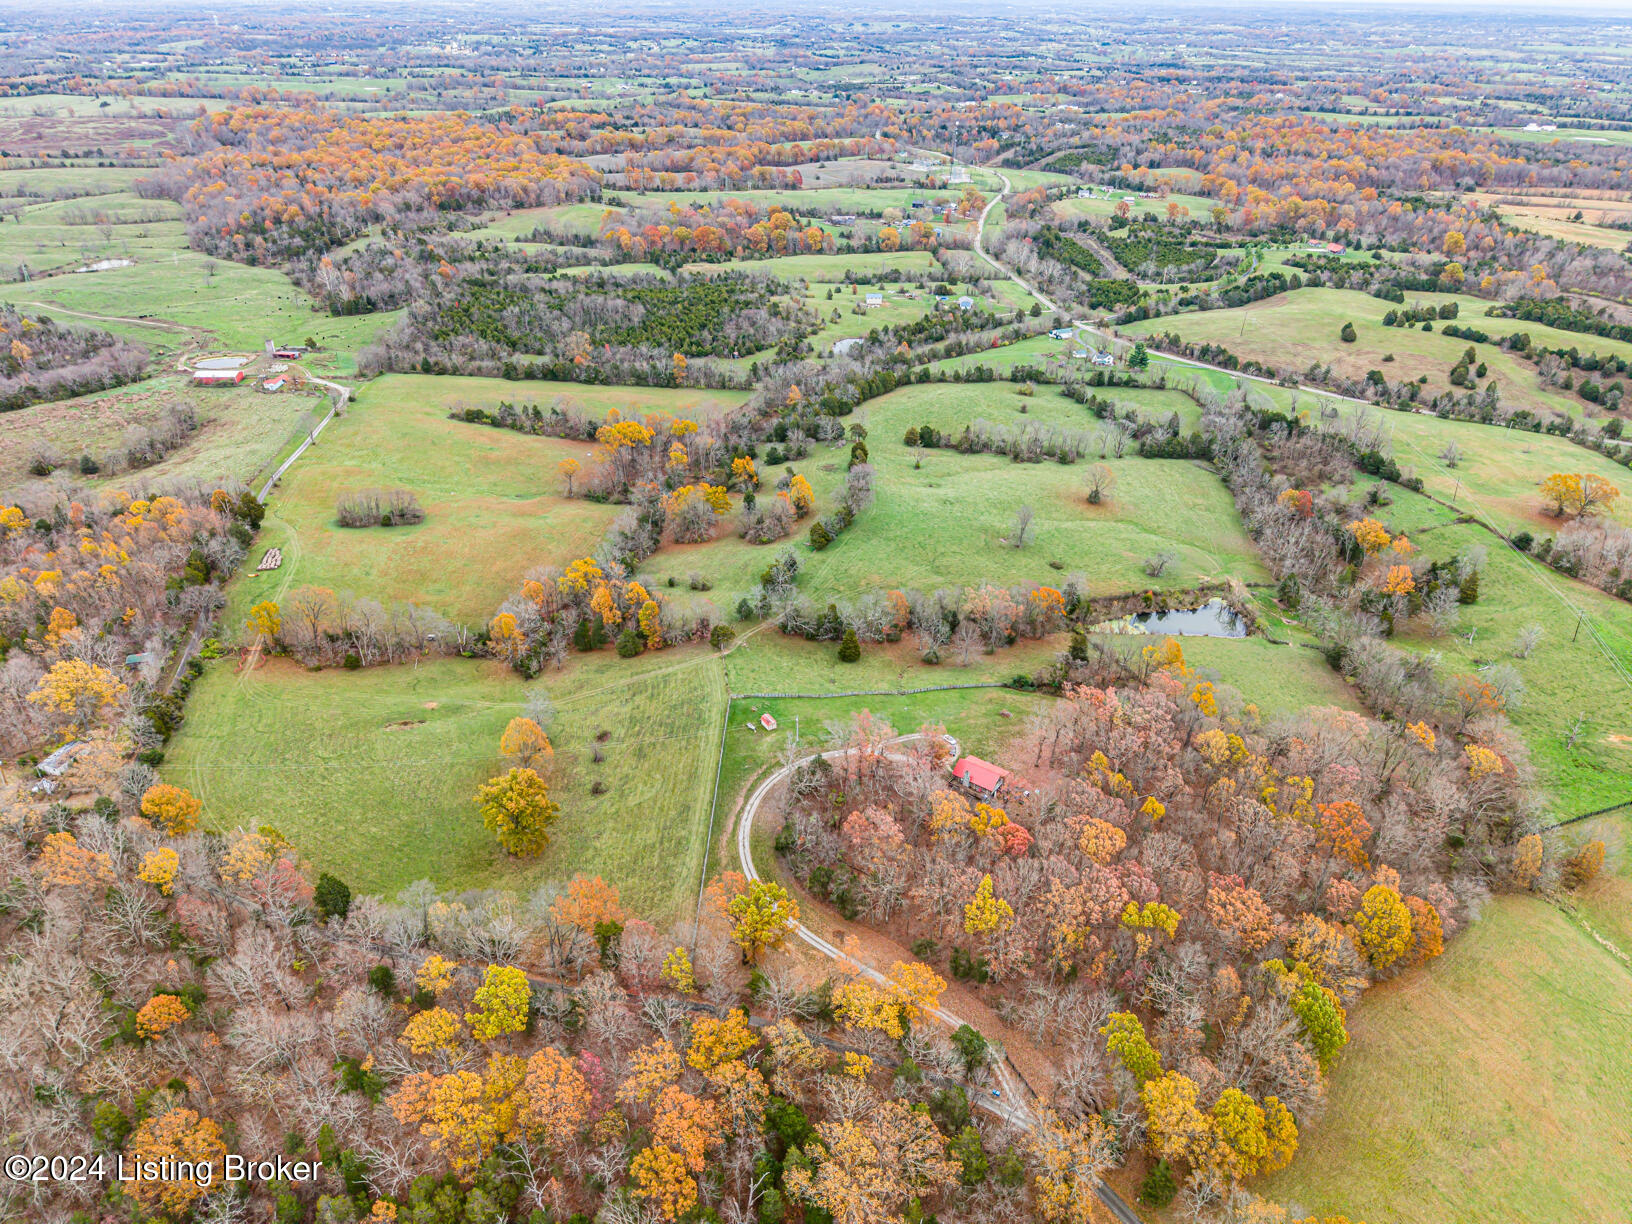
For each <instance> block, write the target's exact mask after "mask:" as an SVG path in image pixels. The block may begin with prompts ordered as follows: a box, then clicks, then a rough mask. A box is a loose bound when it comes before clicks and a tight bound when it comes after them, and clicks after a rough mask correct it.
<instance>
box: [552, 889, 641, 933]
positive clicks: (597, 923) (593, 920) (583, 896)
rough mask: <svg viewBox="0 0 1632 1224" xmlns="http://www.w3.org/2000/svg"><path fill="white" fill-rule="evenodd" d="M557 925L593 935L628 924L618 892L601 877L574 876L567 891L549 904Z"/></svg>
mask: <svg viewBox="0 0 1632 1224" xmlns="http://www.w3.org/2000/svg"><path fill="white" fill-rule="evenodd" d="M550 913H551V914H552V915H553V916H554V917H555V920H556V921H557V922H564V923H566V924H567V925H568V926H574V927H577V928H578V929H579V930H580V931H582V932H583V933H584V934H585V935H595V934H596V933H597V932H598V931H599V930H602V929H604V928H605V927H607V926H617V927H620V928H621V927H622V926H623V924H624V922H625V921H627V917H628V916H627V915H626V914H625V913H624V910H623V906H622V905H621V904H619V902H618V889H617V886H616V885H615V884H608V883H607V882H606V881H605V880H603V879H601V877H600V876H586V875H582V874H579V875H576V876H573V878H572V879H571V880H570V881H569V882H568V884H567V890H566V892H565V893H563V894H562V895H561V896H559V897H557V898H556V899H555V900H554V901H552V902H551V903H550Z"/></svg>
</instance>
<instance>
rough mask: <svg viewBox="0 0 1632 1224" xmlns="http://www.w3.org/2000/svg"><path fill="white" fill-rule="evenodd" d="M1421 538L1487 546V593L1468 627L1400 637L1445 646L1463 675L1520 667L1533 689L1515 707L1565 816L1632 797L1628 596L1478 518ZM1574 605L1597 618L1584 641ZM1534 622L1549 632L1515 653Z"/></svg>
mask: <svg viewBox="0 0 1632 1224" xmlns="http://www.w3.org/2000/svg"><path fill="white" fill-rule="evenodd" d="M1417 542H1418V543H1419V545H1420V546H1422V547H1423V548H1425V549H1426V551H1427V553H1428V555H1430V556H1436V557H1437V556H1443V555H1449V554H1451V553H1454V552H1465V551H1466V550H1468V549H1470V548H1474V547H1479V546H1483V547H1485V548H1486V549H1487V550H1488V559H1487V561H1486V566H1485V570H1484V572H1483V574H1482V575H1481V577H1480V583H1479V594H1480V598H1479V602H1478V603H1477V604H1475V605H1473V606H1472V607H1469V608H1464V609H1463V617H1462V630H1461V633H1462V636H1455V635H1452V636H1449V637H1445V638H1438V639H1431V640H1430V639H1419V638H1414V637H1412V636H1409V635H1406V636H1402V637H1401V638H1400V639H1398V640H1399V642H1400V644H1402V645H1409V646H1412V647H1415V648H1417V649H1421V650H1434V651H1438V652H1440V654H1441V655H1442V657H1443V660H1444V667H1445V668H1446V670H1447V671H1448V672H1449V673H1451V674H1455V675H1470V674H1473V673H1475V672H1476V671H1478V670H1480V669H1482V668H1484V667H1487V666H1489V665H1492V664H1496V663H1505V664H1508V665H1509V666H1511V667H1513V668H1514V669H1515V670H1516V671H1517V672H1518V673H1519V675H1520V677H1521V678H1522V679H1523V681H1524V684H1525V688H1526V693H1525V697H1524V700H1523V702H1522V704H1520V705H1519V706H1518V708H1517V709H1514V710H1512V711H1511V714H1510V716H1511V718H1512V720H1513V725H1514V727H1515V728H1516V729H1517V730H1518V731H1519V732H1520V734H1522V735H1523V736H1524V739H1525V742H1526V743H1527V744H1528V745H1529V748H1530V754H1531V760H1532V763H1533V764H1534V765H1535V767H1536V770H1537V773H1538V775H1539V776H1538V781H1539V782H1540V783H1541V786H1542V789H1543V790H1544V791H1545V792H1548V793H1550V795H1551V797H1552V799H1553V801H1554V805H1555V807H1554V810H1555V811H1556V813H1557V814H1558V815H1560V816H1573V815H1576V814H1578V813H1580V812H1584V811H1590V810H1592V809H1594V808H1599V807H1603V806H1605V805H1606V804H1610V803H1618V802H1620V801H1622V800H1624V799H1627V798H1632V740H1629V739H1628V738H1627V736H1626V731H1627V725H1628V724H1627V718H1626V711H1627V709H1628V708H1629V707H1632V683H1628V682H1627V681H1626V680H1624V679H1623V678H1622V676H1621V675H1620V674H1619V673H1618V672H1617V670H1616V669H1615V666H1614V665H1613V664H1612V663H1611V661H1610V660H1611V659H1618V660H1619V667H1620V668H1621V669H1623V670H1624V669H1625V668H1626V667H1627V666H1628V664H1629V663H1632V616H1629V615H1628V614H1627V606H1626V604H1624V603H1622V602H1621V601H1619V600H1616V599H1613V598H1611V597H1610V596H1608V595H1605V594H1603V593H1602V592H1599V591H1596V590H1594V589H1593V588H1591V587H1588V586H1585V585H1583V584H1581V583H1578V582H1572V581H1571V580H1570V579H1567V578H1564V577H1562V576H1561V575H1558V574H1556V573H1554V572H1553V571H1551V570H1547V569H1545V568H1543V567H1542V566H1541V565H1539V563H1537V562H1534V561H1531V560H1530V559H1528V558H1526V557H1522V556H1520V555H1519V554H1518V553H1515V552H1513V551H1512V550H1511V549H1507V548H1504V547H1502V546H1500V545H1499V543H1498V542H1497V541H1496V540H1495V538H1494V537H1493V536H1491V535H1490V533H1489V532H1486V531H1483V530H1481V529H1480V528H1478V527H1475V526H1472V525H1458V526H1448V527H1444V528H1440V529H1438V530H1436V531H1434V532H1433V533H1432V534H1429V535H1426V536H1423V535H1419V536H1418V537H1417ZM1572 609H1580V610H1581V611H1582V612H1584V613H1585V614H1586V616H1587V618H1588V622H1587V623H1588V624H1590V626H1591V630H1589V629H1585V628H1584V629H1582V631H1581V632H1580V634H1579V636H1576V637H1574V640H1572V635H1573V634H1574V630H1575V624H1576V614H1575V612H1574V611H1573V610H1572ZM1531 624H1539V625H1542V626H1543V627H1544V628H1545V631H1546V635H1545V636H1544V637H1543V638H1542V641H1541V644H1540V645H1539V646H1537V647H1536V649H1535V651H1534V653H1533V654H1532V655H1531V656H1530V657H1529V658H1527V659H1516V658H1513V657H1512V644H1513V641H1514V639H1515V638H1516V637H1517V636H1518V634H1519V632H1520V630H1522V629H1523V628H1524V627H1525V626H1527V625H1531ZM1594 630H1595V632H1594ZM1469 631H1471V632H1472V634H1473V641H1472V643H1471V644H1470V643H1469V642H1468V641H1467V640H1466V635H1467V634H1468V632H1469ZM1578 717H1579V718H1580V720H1581V723H1580V726H1579V727H1577V726H1576V720H1577V718H1578ZM1572 731H1575V732H1576V735H1577V739H1576V743H1575V745H1574V746H1573V747H1571V746H1569V745H1568V744H1567V742H1566V741H1567V739H1568V737H1569V736H1570V734H1571V732H1572Z"/></svg>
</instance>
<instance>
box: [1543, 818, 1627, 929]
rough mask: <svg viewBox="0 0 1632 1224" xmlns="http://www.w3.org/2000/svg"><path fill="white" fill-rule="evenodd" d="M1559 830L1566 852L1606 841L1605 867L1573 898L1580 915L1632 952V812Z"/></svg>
mask: <svg viewBox="0 0 1632 1224" xmlns="http://www.w3.org/2000/svg"><path fill="white" fill-rule="evenodd" d="M1559 832H1560V834H1561V848H1563V849H1564V850H1565V852H1566V853H1567V852H1568V851H1569V850H1571V849H1574V848H1575V847H1576V846H1579V845H1581V844H1582V843H1583V842H1586V841H1590V840H1594V839H1596V840H1598V841H1601V842H1603V843H1604V869H1603V871H1602V872H1601V873H1600V874H1599V876H1598V878H1597V879H1596V880H1594V881H1593V882H1592V883H1591V884H1589V885H1587V886H1586V887H1585V888H1583V889H1581V890H1580V891H1579V892H1577V893H1576V894H1575V896H1574V898H1573V900H1574V902H1575V905H1576V909H1577V911H1578V913H1579V916H1580V918H1581V919H1583V920H1584V921H1585V922H1586V923H1587V924H1588V925H1589V926H1591V928H1592V929H1593V930H1594V931H1596V932H1597V933H1598V934H1599V935H1601V936H1603V937H1604V938H1606V939H1608V940H1609V941H1610V942H1611V943H1613V944H1614V945H1615V946H1616V947H1617V948H1619V949H1620V950H1621V951H1622V952H1624V953H1626V954H1627V955H1628V956H1632V812H1624V811H1623V812H1616V813H1614V814H1612V815H1609V816H1600V817H1599V818H1598V819H1596V820H1584V821H1582V822H1581V823H1580V824H1578V825H1571V826H1570V827H1569V828H1568V829H1561V830H1560V831H1559Z"/></svg>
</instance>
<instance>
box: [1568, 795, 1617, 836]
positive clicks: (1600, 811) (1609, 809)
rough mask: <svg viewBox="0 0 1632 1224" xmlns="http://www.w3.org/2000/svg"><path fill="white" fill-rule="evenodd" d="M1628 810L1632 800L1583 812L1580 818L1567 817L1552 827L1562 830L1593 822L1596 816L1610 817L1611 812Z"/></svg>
mask: <svg viewBox="0 0 1632 1224" xmlns="http://www.w3.org/2000/svg"><path fill="white" fill-rule="evenodd" d="M1626 808H1632V799H1627V800H1624V801H1622V802H1621V803H1612V804H1610V805H1609V806H1608V807H1605V808H1599V809H1598V810H1597V811H1596V812H1582V813H1581V814H1580V815H1579V816H1570V817H1567V818H1566V819H1564V820H1560V821H1558V822H1557V823H1555V824H1554V825H1553V826H1552V827H1553V828H1555V829H1562V828H1563V827H1564V826H1565V825H1572V824H1576V823H1578V822H1580V821H1583V820H1591V819H1592V818H1593V817H1594V816H1608V815H1609V814H1610V813H1611V812H1619V811H1622V810H1623V809H1626Z"/></svg>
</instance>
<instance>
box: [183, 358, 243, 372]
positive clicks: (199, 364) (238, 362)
mask: <svg viewBox="0 0 1632 1224" xmlns="http://www.w3.org/2000/svg"><path fill="white" fill-rule="evenodd" d="M253 360H254V358H253V357H206V358H204V360H202V361H195V362H193V368H194V369H198V370H236V369H237V368H238V367H239V366H246V365H248V364H249V363H250V362H251V361H253Z"/></svg>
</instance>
